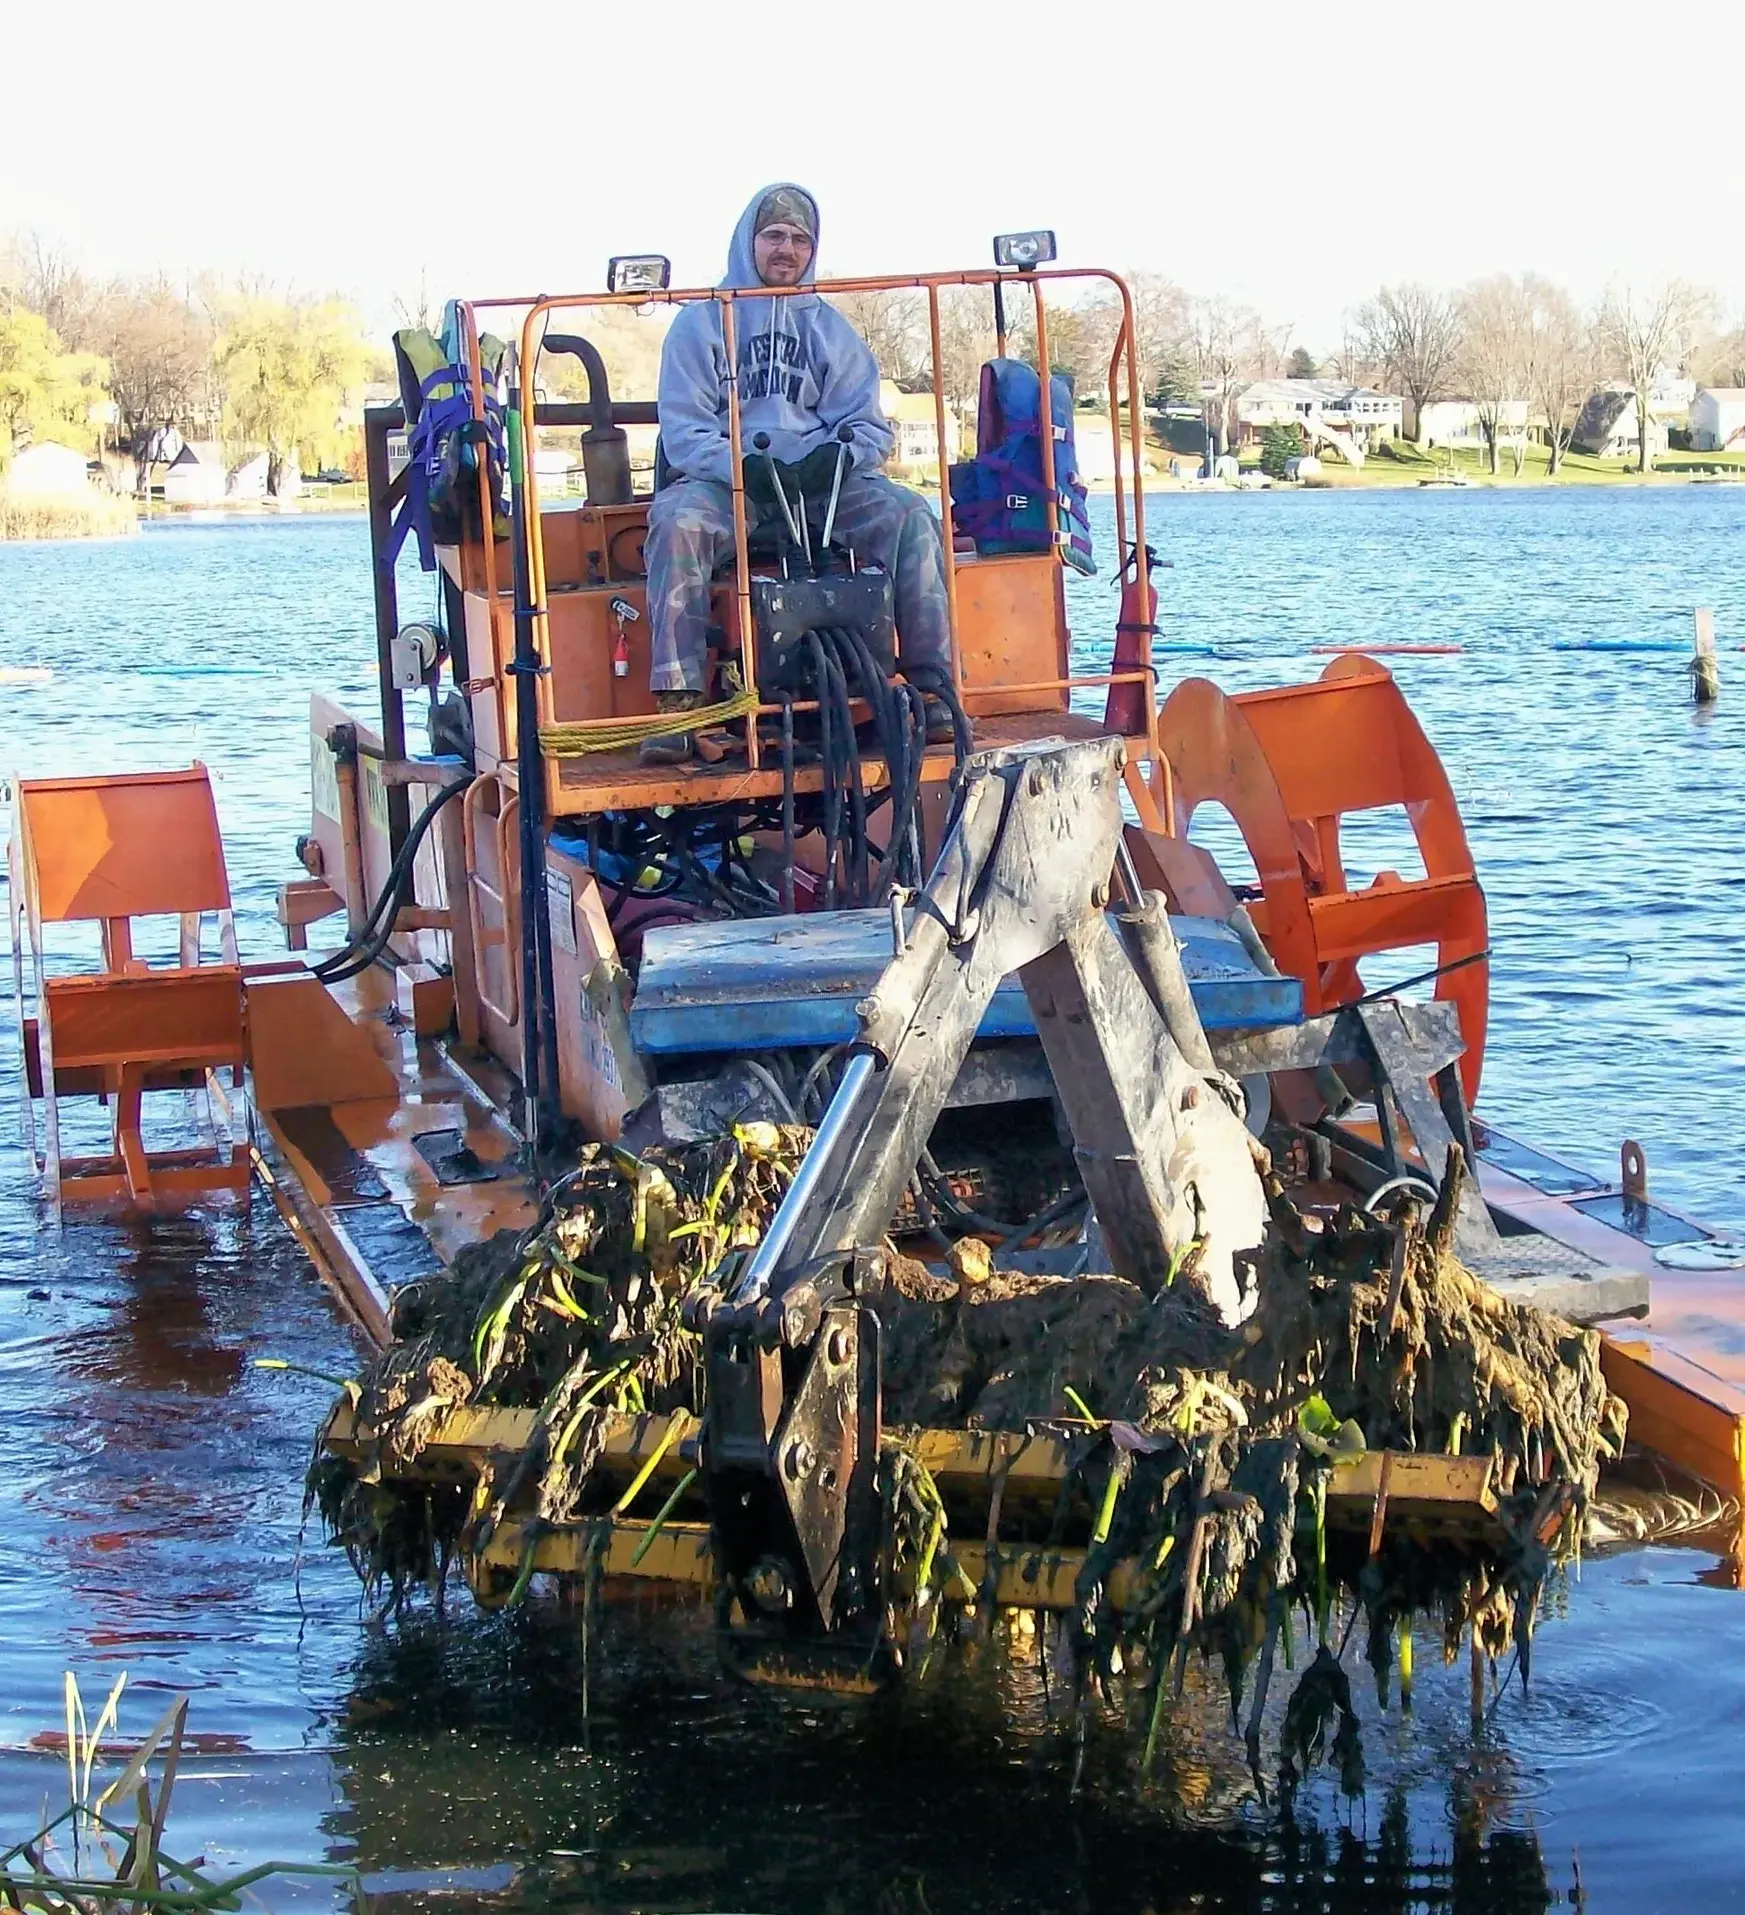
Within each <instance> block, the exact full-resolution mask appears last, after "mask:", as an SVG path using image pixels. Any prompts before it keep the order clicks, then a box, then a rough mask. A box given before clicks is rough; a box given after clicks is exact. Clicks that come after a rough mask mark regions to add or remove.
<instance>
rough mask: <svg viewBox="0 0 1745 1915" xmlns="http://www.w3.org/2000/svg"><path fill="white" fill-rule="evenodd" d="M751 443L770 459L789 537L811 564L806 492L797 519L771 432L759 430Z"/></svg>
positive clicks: (802, 495) (771, 477)
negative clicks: (807, 529)
mask: <svg viewBox="0 0 1745 1915" xmlns="http://www.w3.org/2000/svg"><path fill="white" fill-rule="evenodd" d="M751 443H752V444H753V445H754V446H756V448H757V449H758V451H759V452H761V453H762V454H763V456H764V457H765V458H766V459H767V460H768V461H769V476H770V484H771V485H773V486H774V487H775V489H776V497H777V499H778V500H779V501H780V502H781V508H782V518H783V520H784V521H785V523H786V525H787V528H788V537H789V538H791V539H792V540H793V542H794V549H795V551H797V552H803V553H804V554H805V557H806V563H807V565H808V566H810V565H811V563H812V542H811V540H810V539H809V538H808V537H807V535H806V497H805V494H804V493H801V495H800V516H799V518H798V520H797V521H796V519H795V517H794V510H793V507H792V506H790V505H789V504H788V491H787V487H786V486H784V485H783V484H782V469H781V467H780V466H779V465H778V464H777V463H776V456H775V454H774V453H773V452H771V451H770V449H769V448H770V436H769V434H768V433H767V432H759V433H757V434H755V435H754V436H753V438H752V441H751Z"/></svg>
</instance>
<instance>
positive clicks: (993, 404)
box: [951, 359, 1097, 572]
mask: <svg viewBox="0 0 1745 1915" xmlns="http://www.w3.org/2000/svg"><path fill="white" fill-rule="evenodd" d="M1048 399H1049V414H1050V423H1051V425H1052V427H1053V430H1054V495H1055V514H1056V524H1057V526H1058V528H1059V534H1060V551H1061V556H1062V557H1063V558H1064V559H1065V560H1066V561H1067V563H1068V564H1070V565H1074V566H1077V568H1078V569H1079V570H1080V571H1081V572H1094V571H1095V570H1096V569H1097V567H1096V561H1095V560H1094V559H1093V558H1092V556H1091V522H1090V517H1089V514H1088V513H1087V511H1086V508H1085V488H1084V484H1083V481H1082V480H1081V479H1080V478H1079V475H1078V452H1077V449H1076V447H1075V445H1074V443H1073V417H1072V414H1073V400H1072V381H1071V379H1069V378H1068V377H1067V375H1066V374H1065V373H1063V372H1057V373H1055V374H1054V376H1053V379H1052V382H1051V384H1050V387H1049V394H1048ZM951 505H952V516H953V520H954V522H955V525H956V527H957V529H958V530H959V531H960V532H967V533H968V534H969V535H970V537H971V538H973V539H974V540H975V544H976V550H977V551H978V552H986V553H994V552H1045V551H1047V549H1048V543H1049V536H1048V492H1047V488H1046V486H1045V485H1044V483H1043V477H1042V380H1041V379H1040V377H1039V376H1038V375H1037V372H1036V369H1035V367H1034V366H1028V365H1026V364H1025V363H1024V362H1023V360H1021V359H990V360H989V361H988V362H987V364H986V365H985V366H983V367H982V383H981V399H980V403H979V406H978V408H977V412H976V456H975V457H974V458H973V459H969V460H966V461H965V462H964V463H962V464H961V465H954V466H953V467H952V468H951Z"/></svg>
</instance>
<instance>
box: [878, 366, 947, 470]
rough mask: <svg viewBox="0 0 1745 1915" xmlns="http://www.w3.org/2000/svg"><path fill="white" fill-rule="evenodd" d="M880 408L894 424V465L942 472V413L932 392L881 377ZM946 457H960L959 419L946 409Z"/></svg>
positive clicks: (892, 426)
mask: <svg viewBox="0 0 1745 1915" xmlns="http://www.w3.org/2000/svg"><path fill="white" fill-rule="evenodd" d="M879 409H880V411H882V412H883V413H884V415H885V418H886V420H887V421H888V422H889V424H890V428H891V457H890V463H891V464H892V465H893V466H896V467H901V468H904V469H907V470H910V471H921V470H925V471H928V472H931V473H933V474H934V475H935V476H937V475H938V472H939V415H938V411H937V409H936V407H935V405H934V402H933V394H932V393H931V392H930V391H929V392H904V391H903V390H902V389H901V387H899V386H897V385H896V384H894V383H893V382H892V381H891V380H889V379H881V380H880V381H879ZM945 439H946V445H945V458H946V463H947V464H949V463H950V462H951V461H952V460H953V459H955V458H956V457H957V419H956V417H955V415H954V414H953V412H952V410H951V408H950V406H947V407H946V409H945Z"/></svg>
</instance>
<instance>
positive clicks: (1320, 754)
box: [1158, 653, 1490, 1105]
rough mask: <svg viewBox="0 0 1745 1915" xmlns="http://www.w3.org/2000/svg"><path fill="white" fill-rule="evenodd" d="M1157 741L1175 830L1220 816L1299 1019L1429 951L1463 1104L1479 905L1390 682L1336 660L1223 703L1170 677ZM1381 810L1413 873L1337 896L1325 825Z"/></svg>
mask: <svg viewBox="0 0 1745 1915" xmlns="http://www.w3.org/2000/svg"><path fill="white" fill-rule="evenodd" d="M1158 737H1159V743H1160V744H1161V746H1162V749H1163V753H1164V756H1165V757H1166V758H1167V759H1168V761H1169V764H1170V766H1171V768H1172V769H1173V771H1174V773H1175V780H1176V808H1175V829H1176V831H1177V833H1178V834H1181V835H1185V834H1186V832H1187V828H1188V822H1189V820H1190V819H1191V818H1192V817H1193V814H1194V810H1195V807H1196V806H1198V805H1200V804H1203V803H1206V802H1208V801H1210V802H1214V803H1217V804H1221V805H1223V806H1225V807H1226V808H1227V809H1228V811H1229V812H1230V815H1231V816H1232V817H1233V818H1234V819H1235V821H1236V826H1237V829H1238V830H1239V831H1240V832H1241V833H1242V837H1243V840H1244V842H1245V843H1246V844H1247V846H1248V850H1249V855H1250V856H1251V857H1252V858H1253V859H1254V868H1255V871H1256V873H1257V874H1258V876H1259V879H1260V885H1261V891H1262V894H1263V897H1262V900H1261V901H1260V902H1259V903H1257V904H1254V905H1251V906H1250V907H1249V909H1250V914H1251V916H1252V917H1253V919H1254V922H1255V925H1256V928H1257V929H1258V930H1259V932H1260V934H1261V936H1262V937H1263V938H1264V939H1265V940H1266V944H1267V948H1268V949H1269V950H1270V951H1271V952H1272V955H1273V960H1274V962H1275V963H1276V964H1277V965H1278V967H1279V969H1280V970H1281V971H1286V972H1289V973H1290V974H1291V975H1292V976H1293V977H1298V978H1301V979H1302V983H1303V1007H1304V1009H1305V1011H1307V1012H1310V1013H1315V1012H1319V1011H1330V1010H1334V1009H1336V1008H1337V1007H1338V1006H1340V1005H1342V1004H1349V1003H1351V1002H1352V1001H1353V1000H1354V999H1355V998H1358V997H1361V996H1362V995H1363V992H1364V989H1365V986H1364V983H1363V981H1362V979H1360V978H1359V976H1358V974H1357V966H1358V961H1359V960H1360V959H1362V958H1365V957H1369V956H1371V955H1374V954H1377V953H1380V952H1384V951H1395V950H1401V949H1405V948H1407V947H1410V946H1414V945H1426V944H1433V945H1434V946H1435V947H1436V951H1437V958H1436V964H1437V968H1438V969H1439V970H1440V971H1441V973H1442V974H1441V975H1440V976H1439V977H1438V978H1437V980H1436V995H1437V997H1439V998H1442V999H1444V1000H1446V1001H1448V1002H1450V1003H1452V1004H1453V1005H1454V1006H1455V1007H1456V1010H1457V1012H1458V1015H1459V1018H1460V1029H1461V1035H1462V1036H1463V1037H1464V1038H1465V1040H1466V1055H1465V1056H1464V1057H1463V1058H1462V1059H1461V1065H1460V1073H1461V1082H1462V1085H1463V1087H1464V1089H1465V1092H1466V1099H1467V1103H1468V1104H1469V1105H1470V1104H1471V1103H1472V1102H1473V1100H1474V1099H1475V1098H1476V1097H1477V1095H1478V1086H1479V1077H1480V1074H1481V1072H1482V1070H1483V1066H1484V1038H1485V1020H1486V1014H1487V1011H1488V1008H1489V1003H1490V964H1489V960H1488V950H1489V932H1488V928H1487V924H1486V918H1485V903H1484V893H1483V891H1482V890H1480V888H1479V883H1478V879H1477V877H1476V875H1475V874H1474V871H1473V866H1472V852H1471V850H1470V848H1469V847H1468V845H1467V842H1466V827H1465V826H1464V825H1463V824H1462V823H1461V819H1460V811H1459V808H1458V807H1457V806H1456V804H1455V802H1454V793H1453V791H1452V789H1451V788H1450V786H1449V783H1448V774H1447V773H1446V772H1445V771H1444V770H1443V769H1442V761H1441V759H1440V758H1438V757H1437V755H1436V753H1435V750H1434V749H1433V748H1432V746H1431V744H1430V741H1429V740H1428V739H1427V738H1426V737H1425V736H1424V732H1423V728H1422V727H1421V726H1420V725H1419V723H1418V721H1417V719H1416V718H1414V717H1413V716H1412V712H1411V708H1410V707H1409V706H1408V705H1407V703H1406V701H1405V699H1404V697H1403V696H1402V695H1401V692H1400V688H1399V686H1398V685H1397V684H1396V683H1395V682H1394V678H1393V675H1392V673H1390V672H1389V671H1388V670H1387V669H1386V667H1385V666H1382V665H1378V664H1377V663H1376V662H1375V661H1374V659H1372V658H1366V657H1363V656H1360V655H1357V654H1349V653H1348V654H1346V655H1345V656H1343V657H1340V658H1337V659H1335V660H1334V661H1333V662H1332V663H1331V664H1330V665H1329V666H1328V667H1327V669H1326V671H1325V672H1324V673H1323V674H1322V676H1321V677H1320V678H1319V679H1317V680H1316V681H1315V682H1314V683H1312V684H1308V685H1287V686H1281V687H1280V688H1278V689H1277V690H1272V691H1257V692H1240V693H1236V694H1234V695H1232V694H1230V693H1227V692H1224V691H1221V690H1220V689H1219V688H1218V687H1217V686H1216V685H1214V684H1212V683H1211V682H1210V680H1208V679H1204V678H1190V679H1186V680H1184V681H1183V682H1182V683H1181V684H1180V685H1178V686H1177V687H1176V688H1175V690H1174V691H1173V692H1172V693H1171V694H1170V697H1169V700H1168V702H1167V703H1166V704H1165V705H1164V708H1163V711H1162V713H1161V714H1160V716H1159V720H1158ZM1393 805H1399V806H1403V807H1404V809H1405V812H1406V815H1407V817H1408V818H1409V819H1410V821H1411V825H1412V830H1413V832H1414V833H1415V835H1416V837H1417V841H1418V849H1419V852H1420V854H1421V856H1422V858H1423V861H1424V873H1425V875H1424V876H1423V877H1421V878H1402V877H1401V876H1400V875H1399V873H1398V872H1395V871H1382V872H1380V873H1378V874H1377V876H1376V878H1375V879H1374V881H1373V882H1372V883H1371V884H1368V885H1366V886H1364V887H1363V888H1362V889H1361V890H1353V889H1351V888H1350V886H1349V885H1348V883H1347V880H1346V876H1345V864H1344V859H1343V856H1342V854H1341V850H1340V843H1339V825H1340V820H1341V819H1342V818H1343V817H1344V816H1345V815H1346V814H1348V813H1350V812H1356V811H1370V810H1376V809H1379V808H1382V807H1384V806H1393ZM1449 967H1457V968H1449ZM1383 981H1384V982H1386V981H1387V980H1383Z"/></svg>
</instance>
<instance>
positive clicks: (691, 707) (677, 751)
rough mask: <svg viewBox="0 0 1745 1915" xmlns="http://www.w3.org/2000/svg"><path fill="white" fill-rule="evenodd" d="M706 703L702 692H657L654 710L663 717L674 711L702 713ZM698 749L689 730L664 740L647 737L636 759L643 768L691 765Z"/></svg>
mask: <svg viewBox="0 0 1745 1915" xmlns="http://www.w3.org/2000/svg"><path fill="white" fill-rule="evenodd" d="M705 702H706V700H705V698H704V696H703V694H702V693H701V692H692V691H680V692H656V693H655V695H654V708H655V710H656V711H658V712H659V713H660V714H661V716H662V717H666V716H667V715H668V714H669V713H672V712H681V711H701V710H702V709H703V706H704V704H705ZM695 749H696V747H695V746H694V745H693V743H692V740H691V734H690V733H689V732H688V731H675V732H672V733H669V734H668V735H667V736H666V737H664V738H645V739H644V740H643V741H642V743H641V744H640V745H639V746H638V747H637V750H636V760H637V763H638V764H643V765H684V764H689V763H690V761H691V755H692V753H693V752H694V750H695Z"/></svg>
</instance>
